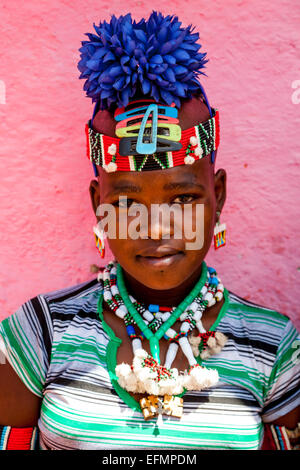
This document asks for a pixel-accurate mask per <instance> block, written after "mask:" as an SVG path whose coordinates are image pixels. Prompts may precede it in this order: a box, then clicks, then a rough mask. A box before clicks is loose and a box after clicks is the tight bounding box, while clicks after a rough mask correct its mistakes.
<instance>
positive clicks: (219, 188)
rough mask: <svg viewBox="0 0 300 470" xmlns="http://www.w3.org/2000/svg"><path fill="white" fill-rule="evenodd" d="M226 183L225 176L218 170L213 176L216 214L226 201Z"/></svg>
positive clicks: (220, 210) (223, 172)
mask: <svg viewBox="0 0 300 470" xmlns="http://www.w3.org/2000/svg"><path fill="white" fill-rule="evenodd" d="M226 181H227V174H226V171H225V170H223V168H221V169H219V170H218V171H217V172H216V174H215V195H216V212H220V213H221V212H222V209H223V206H224V204H225V200H226Z"/></svg>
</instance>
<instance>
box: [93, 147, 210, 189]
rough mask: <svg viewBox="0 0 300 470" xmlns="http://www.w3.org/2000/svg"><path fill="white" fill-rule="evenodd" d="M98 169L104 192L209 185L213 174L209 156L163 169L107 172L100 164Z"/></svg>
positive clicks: (99, 180)
mask: <svg viewBox="0 0 300 470" xmlns="http://www.w3.org/2000/svg"><path fill="white" fill-rule="evenodd" d="M97 169H98V173H99V176H98V182H99V185H100V187H101V188H102V190H105V192H107V191H109V192H113V191H116V192H117V191H121V190H123V191H124V192H125V191H126V190H127V191H129V190H131V191H133V192H140V191H143V190H145V189H152V190H153V191H154V188H155V190H165V191H167V190H174V189H180V188H181V189H184V188H186V189H187V190H188V188H189V187H190V188H191V187H192V186H193V185H194V186H198V187H200V186H202V187H204V188H208V187H211V182H212V179H213V178H212V177H213V175H214V171H213V165H212V163H211V162H210V156H209V155H207V156H206V157H204V158H202V159H200V160H197V161H195V162H194V163H193V164H192V165H180V166H176V167H173V168H168V169H163V170H150V171H142V172H139V171H116V172H114V173H107V172H106V171H105V170H104V169H103V168H102V167H101V166H97Z"/></svg>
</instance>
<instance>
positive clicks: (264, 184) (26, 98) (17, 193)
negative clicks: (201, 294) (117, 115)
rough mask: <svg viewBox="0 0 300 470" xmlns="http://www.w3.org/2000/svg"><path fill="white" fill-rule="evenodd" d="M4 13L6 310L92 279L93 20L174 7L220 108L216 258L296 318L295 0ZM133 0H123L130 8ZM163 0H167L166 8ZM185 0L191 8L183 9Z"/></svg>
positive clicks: (299, 75) (53, 6)
mask: <svg viewBox="0 0 300 470" xmlns="http://www.w3.org/2000/svg"><path fill="white" fill-rule="evenodd" d="M5 3H6V6H4V7H3V6H2V10H1V13H0V20H1V30H2V34H1V49H2V50H1V63H0V67H1V68H0V119H1V131H0V132H1V133H0V138H1V142H0V152H1V159H0V172H1V185H0V199H1V224H2V225H1V238H2V239H1V259H0V270H1V273H0V319H2V318H4V317H6V316H8V315H10V314H11V313H13V312H14V311H15V310H16V308H17V307H18V306H19V305H20V304H21V303H23V302H24V301H25V300H27V299H29V298H30V297H32V296H34V295H36V294H38V293H42V292H47V291H50V290H54V289H60V288H63V287H67V286H70V285H72V284H75V283H79V282H83V281H85V280H88V279H91V278H92V277H93V275H92V274H90V273H89V266H90V264H91V263H95V262H98V256H97V251H96V248H95V246H94V239H93V235H92V225H93V223H94V220H95V219H94V215H93V212H92V207H91V203H90V199H89V192H88V185H89V182H90V180H91V179H92V178H93V170H92V166H91V164H89V162H88V160H87V158H86V156H85V135H84V124H85V122H86V120H87V119H88V118H89V117H90V116H91V112H92V105H91V102H90V100H89V99H88V98H85V96H84V93H83V92H82V85H83V81H79V80H78V78H77V77H78V72H77V69H76V65H77V61H78V57H79V55H78V52H77V50H78V48H79V47H80V41H81V40H83V39H84V33H85V32H88V31H91V30H92V23H93V22H96V23H99V21H100V19H109V15H110V14H111V13H115V14H117V15H118V14H121V13H124V14H125V13H127V12H128V11H131V12H133V13H134V16H135V17H136V18H137V19H139V18H140V17H141V16H143V15H144V14H147V15H148V14H149V13H150V12H151V10H152V8H153V9H157V10H160V11H162V12H163V13H176V14H178V15H179V16H180V18H181V20H182V22H183V24H184V25H187V24H189V23H193V24H194V25H195V26H197V28H198V29H199V31H200V35H201V40H202V43H203V50H204V51H207V52H208V57H209V58H210V62H209V63H208V64H207V74H208V77H207V78H204V80H203V84H204V86H205V89H206V92H207V94H208V96H209V99H210V101H211V104H213V105H214V106H216V107H218V109H219V110H220V114H221V116H220V117H221V138H222V141H221V147H220V149H219V155H218V165H217V168H220V167H224V168H226V169H227V171H228V199H227V202H226V207H225V209H224V212H223V214H222V219H221V220H222V221H225V222H226V223H227V226H228V245H227V247H225V248H222V249H221V250H219V251H217V252H216V253H215V252H214V251H213V249H212V250H211V252H210V254H209V257H208V261H209V263H210V264H211V265H213V266H215V267H216V268H217V271H218V273H219V274H220V276H221V278H222V280H223V281H224V283H225V285H226V286H227V288H229V289H230V290H233V291H234V292H236V293H237V294H239V295H241V296H244V297H246V298H247V299H251V300H252V301H254V302H258V303H262V304H264V305H267V306H270V307H272V308H274V309H277V310H279V311H281V312H282V313H285V314H287V315H288V316H290V317H291V318H292V319H293V321H294V322H295V324H297V325H298V327H300V318H299V308H298V305H299V300H298V294H299V277H300V267H299V266H300V258H299V230H300V224H299V210H298V204H299V189H298V188H299V165H300V160H299V155H300V144H299V113H300V103H299V101H300V93H299V88H298V91H297V90H296V89H294V88H293V86H298V87H299V86H300V70H299V60H300V37H299V36H300V34H299V24H300V5H299V4H298V6H297V2H295V1H294V0H281V1H279V0H273V1H272V2H271V1H269V0H252V1H242V0H240V1H238V0H227V1H226V2H224V1H223V0H217V1H215V2H210V1H205V2H204V1H199V0H189V1H188V3H187V2H184V1H178V0H174V1H173V2H169V1H162V0H152V1H151V2H150V4H151V8H150V6H149V2H146V1H144V0H127V2H122V1H120V0H110V1H107V0H97V1H95V0H85V1H82V0H60V1H58V0H52V1H51V2H49V1H45V0H29V1H26V2H25V1H23V0H22V1H21V0H10V1H9V2H5ZM124 5H126V7H124ZM169 5H172V7H171V8H170V7H169ZM187 5H188V8H187Z"/></svg>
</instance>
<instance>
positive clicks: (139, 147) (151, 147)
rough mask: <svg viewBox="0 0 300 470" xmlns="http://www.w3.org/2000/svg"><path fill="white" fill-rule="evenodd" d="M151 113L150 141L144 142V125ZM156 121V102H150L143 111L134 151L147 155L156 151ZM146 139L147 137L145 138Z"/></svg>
mask: <svg viewBox="0 0 300 470" xmlns="http://www.w3.org/2000/svg"><path fill="white" fill-rule="evenodd" d="M150 114H152V124H151V140H150V142H149V141H148V142H144V134H145V127H146V125H147V121H148V118H149V116H150ZM157 122H158V106H157V104H154V103H152V104H150V105H149V106H148V108H147V110H146V112H145V115H144V117H143V120H142V124H141V126H140V129H139V134H138V139H137V144H136V151H137V152H138V153H140V154H141V155H149V154H150V153H155V152H156V144H157ZM147 140H148V139H147Z"/></svg>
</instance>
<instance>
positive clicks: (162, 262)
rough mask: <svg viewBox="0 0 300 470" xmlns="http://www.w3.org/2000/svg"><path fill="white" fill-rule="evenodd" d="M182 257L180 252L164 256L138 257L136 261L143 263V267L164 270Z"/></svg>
mask: <svg viewBox="0 0 300 470" xmlns="http://www.w3.org/2000/svg"><path fill="white" fill-rule="evenodd" d="M182 257H183V253H182V252H177V253H172V254H166V255H164V256H159V257H158V256H141V255H138V256H137V259H138V261H139V262H141V263H143V264H144V265H145V266H149V267H150V266H151V267H153V268H166V267H169V266H171V265H172V264H174V263H176V262H178V261H180V260H181V258H182Z"/></svg>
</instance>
